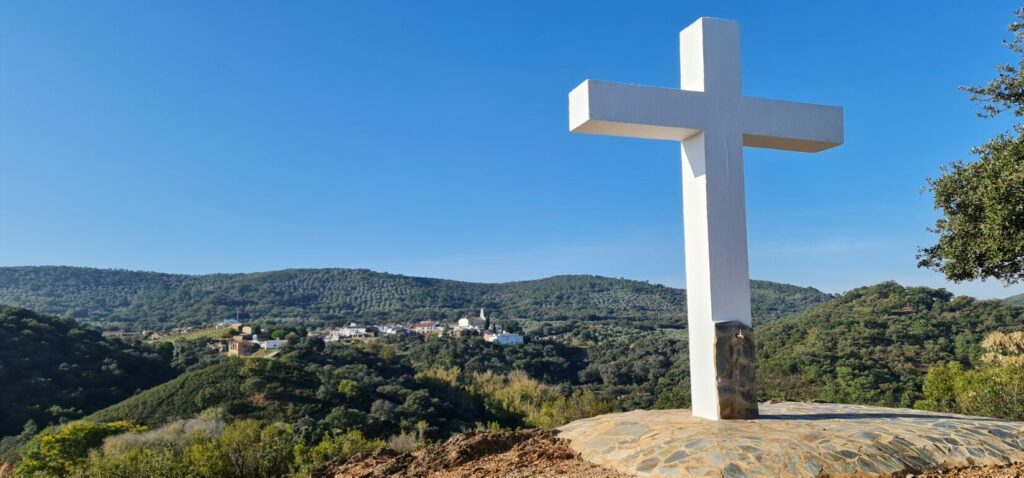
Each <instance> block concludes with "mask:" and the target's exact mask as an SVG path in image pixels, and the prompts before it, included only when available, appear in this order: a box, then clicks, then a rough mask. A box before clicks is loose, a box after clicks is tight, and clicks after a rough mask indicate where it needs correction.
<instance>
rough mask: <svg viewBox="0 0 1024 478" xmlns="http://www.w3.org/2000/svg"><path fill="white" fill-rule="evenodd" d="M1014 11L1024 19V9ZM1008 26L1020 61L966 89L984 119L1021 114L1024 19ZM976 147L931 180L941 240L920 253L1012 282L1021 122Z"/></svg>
mask: <svg viewBox="0 0 1024 478" xmlns="http://www.w3.org/2000/svg"><path fill="white" fill-rule="evenodd" d="M1017 16H1018V18H1021V19H1024V9H1021V10H1018V11H1017ZM1009 29H1010V32H1011V33H1013V39H1012V40H1011V41H1009V42H1006V44H1007V46H1008V47H1009V48H1010V49H1011V50H1012V51H1013V52H1015V53H1017V54H1020V55H1021V60H1020V63H1019V65H1017V66H1014V65H1000V66H999V67H998V70H999V71H998V76H997V77H996V79H994V80H993V81H991V82H990V83H988V84H986V85H984V86H974V87H967V88H964V89H965V90H966V91H968V92H970V93H971V99H972V100H974V101H976V102H979V103H982V113H981V116H995V115H997V114H999V113H1001V112H1003V111H1005V110H1012V111H1013V113H1014V115H1016V116H1018V117H1019V116H1022V115H1024V23H1022V22H1015V23H1013V24H1011V25H1010V28H1009ZM972 152H973V153H974V154H976V155H977V156H978V160H977V161H976V162H973V163H965V162H963V161H957V162H953V163H950V164H949V165H947V166H944V167H943V168H942V174H941V175H940V176H939V177H938V178H935V179H929V180H928V188H929V189H930V190H931V192H932V193H934V194H935V202H934V205H935V209H937V210H939V211H941V212H942V217H941V218H939V219H938V220H937V221H936V222H935V227H934V228H933V229H932V231H933V232H935V233H936V234H938V236H939V238H938V243H937V244H935V245H933V246H930V247H926V248H922V249H921V250H920V251H919V252H918V265H919V266H921V267H928V268H932V269H935V270H938V271H941V272H942V273H943V274H945V275H946V277H947V278H949V279H950V280H953V281H956V282H960V281H965V280H973V279H982V278H987V277H994V278H996V279H999V280H1000V281H1002V282H1003V283H1006V284H1013V283H1016V282H1018V281H1020V280H1021V279H1022V278H1024V207H1022V205H1024V125H1016V126H1015V127H1014V128H1013V131H1012V132H1007V133H1004V134H1000V135H998V136H996V137H995V138H993V139H992V140H990V141H989V142H987V143H985V144H983V145H981V146H979V147H977V148H974V149H973V151H972Z"/></svg>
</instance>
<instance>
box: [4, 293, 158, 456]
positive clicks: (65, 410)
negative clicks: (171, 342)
mask: <svg viewBox="0 0 1024 478" xmlns="http://www.w3.org/2000/svg"><path fill="white" fill-rule="evenodd" d="M169 363H170V351H169V350H166V349H165V350H164V353H159V352H158V351H157V350H156V349H153V348H150V347H144V346H137V345H129V344H126V343H124V342H121V341H120V340H107V339H104V338H103V337H101V336H100V333H99V331H97V330H95V329H91V328H88V327H85V326H82V325H81V324H79V323H78V322H76V321H74V320H71V319H61V318H56V317H50V316H46V315H41V314H37V313H35V312H32V311H29V310H25V309H16V308H11V307H4V306H0V436H4V435H14V434H17V433H18V432H20V431H21V430H22V427H23V426H25V424H26V423H27V422H28V421H30V420H31V421H32V423H33V424H34V425H35V426H38V427H43V426H46V425H49V424H51V423H56V422H57V421H59V420H61V419H75V418H80V417H81V416H82V415H83V414H85V413H89V412H92V411H94V410H96V409H98V408H102V407H104V406H107V405H109V404H112V403H114V402H117V401H120V400H123V399H125V398H127V397H129V396H131V395H132V394H134V393H136V392H138V391H139V390H143V389H146V388H149V387H152V386H153V385H156V384H158V383H160V382H162V381H164V380H167V379H169V378H171V377H173V376H174V371H173V370H172V368H171V366H170V364H169Z"/></svg>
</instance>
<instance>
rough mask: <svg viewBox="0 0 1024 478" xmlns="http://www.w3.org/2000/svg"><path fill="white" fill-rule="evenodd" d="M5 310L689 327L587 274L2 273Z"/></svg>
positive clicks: (633, 285) (767, 301)
mask: <svg viewBox="0 0 1024 478" xmlns="http://www.w3.org/2000/svg"><path fill="white" fill-rule="evenodd" d="M751 294H752V301H753V310H754V317H755V319H759V320H764V319H772V318H779V317H783V316H786V315H789V314H792V313H796V312H799V311H802V310H805V309H807V308H808V307H811V306H814V305H817V304H820V303H822V302H825V301H827V300H829V299H831V298H832V297H833V296H832V295H831V294H826V293H823V292H821V291H818V290H817V289H814V288H810V287H797V286H793V285H787V284H779V283H773V282H766V281H752V282H751ZM0 304H6V305H11V306H17V307H25V308H30V309H32V310H36V311H39V312H42V313H47V314H52V315H57V316H62V317H71V318H75V319H79V320H88V321H98V322H119V323H131V324H136V325H141V324H145V325H159V324H169V323H179V322H192V323H208V322H210V321H214V320H222V319H230V318H234V317H235V315H236V313H238V314H240V316H241V317H242V318H243V319H256V320H259V319H268V318H300V319H312V320H324V321H339V322H340V321H347V320H366V321H371V322H372V321H379V320H422V319H451V318H455V317H457V316H459V315H460V314H464V313H466V312H467V311H469V310H472V309H476V308H478V307H486V308H488V309H489V310H492V311H495V312H496V313H497V314H498V316H500V317H503V318H519V317H523V318H531V319H537V320H560V319H582V320H587V319H600V318H617V319H623V318H627V319H628V318H636V319H656V320H671V321H682V320H683V319H684V318H685V313H686V312H685V309H686V298H685V291H683V290H682V289H675V288H671V287H666V286H662V285H656V284H650V283H646V282H640V281H633V280H627V279H612V278H607V277H600V276H589V275H565V276H554V277H549V278H545V279H538V280H529V281H517V282H505V283H494V284H489V283H473V282H461V281H454V280H446V279H433V278H422V277H409V276H403V275H397V274H388V273H382V272H373V271H369V270H365V269H286V270H279V271H271V272H255V273H240V274H209V275H184V274H165V273H158V272H140V271H128V270H117V269H94V268H84V267H67V266H29V267H0Z"/></svg>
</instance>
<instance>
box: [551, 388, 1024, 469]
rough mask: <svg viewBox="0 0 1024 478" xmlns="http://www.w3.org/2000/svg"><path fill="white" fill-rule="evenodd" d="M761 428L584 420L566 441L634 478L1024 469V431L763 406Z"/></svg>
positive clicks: (657, 418)
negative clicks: (976, 467) (1019, 465)
mask: <svg viewBox="0 0 1024 478" xmlns="http://www.w3.org/2000/svg"><path fill="white" fill-rule="evenodd" d="M760 409H761V418H758V419H756V420H728V421H718V422H713V421H707V420H702V419H699V418H694V417H692V416H691V415H690V411H689V410H652V411H647V410H637V411H633V412H627V413H613V414H609V415H601V416H598V417H593V418H587V419H584V420H578V421H575V422H572V423H570V424H568V425H565V426H563V427H562V428H561V429H560V430H561V434H560V435H559V436H560V437H562V438H567V439H569V440H570V443H571V446H572V448H573V449H575V450H576V451H578V452H580V454H582V455H583V458H584V459H586V460H588V461H591V462H593V463H597V464H599V465H602V466H605V467H608V468H611V469H614V470H617V471H620V472H624V473H627V474H631V475H636V476H724V477H730V478H733V477H776V476H828V477H840V476H890V475H899V476H902V474H904V473H907V472H913V471H919V470H934V469H948V468H960V467H964V466H971V465H990V464H1008V463H1014V462H1024V422H1009V421H1003V420H997V419H993V418H980V417H969V416H964V415H954V414H948V413H938V412H924V411H919V410H907V409H899V408H880V407H864V406H856V405H836V404H822V403H788V402H787V403H774V404H762V405H761V406H760Z"/></svg>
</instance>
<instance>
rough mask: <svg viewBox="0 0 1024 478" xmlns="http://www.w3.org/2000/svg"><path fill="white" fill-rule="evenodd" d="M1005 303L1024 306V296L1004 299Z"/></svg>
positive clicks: (1012, 296)
mask: <svg viewBox="0 0 1024 478" xmlns="http://www.w3.org/2000/svg"><path fill="white" fill-rule="evenodd" d="M1003 302H1006V303H1009V304H1013V305H1024V294H1017V295H1011V296H1009V297H1007V298H1005V299H1003Z"/></svg>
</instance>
